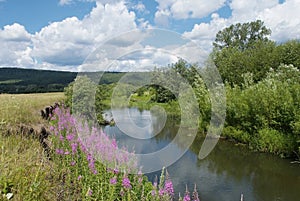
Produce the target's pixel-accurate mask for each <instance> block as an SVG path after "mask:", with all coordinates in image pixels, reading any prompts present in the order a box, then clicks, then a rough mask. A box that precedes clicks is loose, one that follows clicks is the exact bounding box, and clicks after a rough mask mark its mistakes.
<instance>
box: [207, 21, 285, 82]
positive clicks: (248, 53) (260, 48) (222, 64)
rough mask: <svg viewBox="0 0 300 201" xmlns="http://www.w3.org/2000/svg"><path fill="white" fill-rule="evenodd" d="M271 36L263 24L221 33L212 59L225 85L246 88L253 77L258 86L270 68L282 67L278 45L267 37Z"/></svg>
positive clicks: (230, 28)
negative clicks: (279, 60)
mask: <svg viewBox="0 0 300 201" xmlns="http://www.w3.org/2000/svg"><path fill="white" fill-rule="evenodd" d="M270 33H271V30H270V29H268V28H266V27H265V26H264V25H263V22H262V21H260V20H257V21H255V22H248V23H244V24H240V23H238V24H235V25H231V26H230V27H228V28H225V29H223V30H221V31H219V32H218V33H217V35H216V39H215V42H214V51H213V53H212V57H213V60H214V63H215V65H216V67H217V68H218V70H219V72H220V74H221V76H222V78H223V80H224V81H225V82H227V83H229V84H230V85H231V86H233V85H240V86H242V85H243V84H244V75H245V74H249V73H250V74H252V75H253V80H254V82H258V81H260V80H262V79H263V78H265V77H266V74H267V72H268V71H269V69H270V68H274V69H275V68H276V67H278V66H279V64H280V63H278V59H276V58H275V57H276V54H277V53H276V52H275V49H276V43H275V42H274V41H271V40H269V39H268V37H267V36H268V35H269V34H270Z"/></svg>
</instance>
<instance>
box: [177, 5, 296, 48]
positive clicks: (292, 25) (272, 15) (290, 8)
mask: <svg viewBox="0 0 300 201" xmlns="http://www.w3.org/2000/svg"><path fill="white" fill-rule="evenodd" d="M229 6H230V8H231V9H232V16H231V17H229V18H222V17H219V15H218V14H216V13H213V14H212V15H211V18H212V20H211V21H210V22H209V23H199V24H195V25H194V27H193V29H192V30H191V31H186V32H185V33H184V34H183V35H184V36H185V37H187V38H190V39H192V40H194V41H195V42H196V43H197V44H198V45H199V46H200V47H201V48H203V49H205V50H206V51H208V52H209V51H211V50H212V43H213V41H214V39H215V36H216V33H217V32H218V31H219V30H222V29H223V28H225V27H227V26H229V25H231V24H235V23H238V22H240V23H244V22H250V21H255V20H258V19H260V20H262V21H264V22H265V26H267V27H268V28H270V29H271V30H272V35H271V39H272V40H275V41H278V42H284V41H286V40H290V39H299V38H300V13H299V10H300V0H286V1H285V2H284V3H282V4H280V3H279V2H278V0H266V1H261V0H254V1H247V0H232V1H231V3H230V4H229Z"/></svg>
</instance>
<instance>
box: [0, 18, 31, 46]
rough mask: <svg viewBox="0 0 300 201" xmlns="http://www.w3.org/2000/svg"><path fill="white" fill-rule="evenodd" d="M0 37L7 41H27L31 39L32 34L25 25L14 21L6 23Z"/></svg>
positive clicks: (0, 31)
mask: <svg viewBox="0 0 300 201" xmlns="http://www.w3.org/2000/svg"><path fill="white" fill-rule="evenodd" d="M0 38H1V39H2V40H6V41H16V42H26V41H30V38H31V35H30V34H29V33H28V32H27V31H26V30H25V27H24V26H22V25H20V24H18V23H14V24H12V25H6V26H4V29H3V30H0Z"/></svg>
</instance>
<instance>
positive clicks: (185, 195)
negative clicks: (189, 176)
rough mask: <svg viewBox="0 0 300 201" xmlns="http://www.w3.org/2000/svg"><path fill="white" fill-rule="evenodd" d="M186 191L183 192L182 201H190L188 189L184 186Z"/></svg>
mask: <svg viewBox="0 0 300 201" xmlns="http://www.w3.org/2000/svg"><path fill="white" fill-rule="evenodd" d="M185 188H186V190H185V194H184V197H183V201H190V200H191V197H190V192H189V190H188V187H187V185H186V187H185Z"/></svg>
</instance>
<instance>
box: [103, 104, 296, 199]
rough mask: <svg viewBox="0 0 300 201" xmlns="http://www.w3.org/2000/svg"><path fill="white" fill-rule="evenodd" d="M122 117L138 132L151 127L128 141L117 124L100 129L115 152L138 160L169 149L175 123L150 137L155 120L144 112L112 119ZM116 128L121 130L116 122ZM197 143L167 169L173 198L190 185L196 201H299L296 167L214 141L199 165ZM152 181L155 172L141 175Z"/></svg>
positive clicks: (124, 111) (119, 112) (157, 123)
mask: <svg viewBox="0 0 300 201" xmlns="http://www.w3.org/2000/svg"><path fill="white" fill-rule="evenodd" d="M128 111H129V113H130V121H131V123H132V122H134V124H136V125H139V126H141V127H146V126H147V125H149V124H150V125H152V126H150V127H147V128H149V129H146V130H145V129H144V132H143V133H139V135H142V136H143V135H144V136H145V138H146V139H135V138H134V137H131V136H128V135H127V134H125V133H124V132H122V130H123V131H124V129H119V128H118V123H117V124H116V126H105V127H104V132H105V133H107V134H109V135H112V136H114V137H116V139H117V141H118V144H119V146H126V147H127V148H128V149H129V150H134V151H135V152H136V153H138V154H144V153H151V152H154V151H157V150H160V149H162V148H164V147H166V146H167V145H169V144H170V143H174V140H173V139H174V138H175V136H176V134H177V132H178V128H179V125H178V122H176V121H174V120H167V121H166V122H164V127H163V128H161V129H162V130H161V132H159V134H157V135H154V134H153V137H151V135H152V132H154V130H155V129H154V130H153V129H151V128H157V127H160V123H161V122H160V121H159V118H157V117H155V115H154V114H153V113H152V112H150V111H147V110H139V109H137V108H129V109H128V108H127V109H119V110H115V111H114V112H113V114H117V115H118V116H119V115H120V116H122V115H123V116H124V117H126V116H127V115H128ZM106 114H107V115H106V116H107V117H108V118H109V116H110V114H111V111H107V113H106ZM123 120H124V122H123V123H124V124H122V126H121V127H122V128H124V125H126V124H128V126H130V125H131V124H130V123H128V119H127V120H126V119H125V118H124V119H123ZM119 123H120V125H121V123H122V122H119ZM129 130H130V129H129ZM127 132H128V131H127ZM132 132H134V131H132ZM139 132H140V131H139ZM186 139H188V136H187V137H186ZM203 140H204V139H203V138H200V137H196V138H195V140H194V141H193V143H192V145H191V146H190V147H189V149H188V150H187V151H186V152H185V154H184V155H183V156H182V157H181V158H180V159H179V160H177V161H176V162H175V163H173V164H172V165H171V166H169V167H167V170H168V172H169V175H170V177H171V179H172V182H173V185H174V190H175V193H176V194H177V195H178V193H179V192H181V195H183V194H184V192H185V187H186V185H187V186H188V188H189V191H190V192H192V190H193V187H194V184H196V185H197V189H198V193H199V197H200V199H201V201H235V200H236V201H238V200H240V196H241V194H243V195H244V200H245V201H297V200H300V164H297V163H291V161H290V160H287V159H281V158H279V157H277V156H274V155H271V154H264V153H255V152H252V151H250V150H248V149H247V148H245V147H243V146H236V145H235V144H234V143H232V142H228V141H224V140H220V141H219V142H218V144H217V146H216V147H215V148H214V150H213V151H212V152H211V153H210V154H209V155H208V156H207V157H206V158H204V159H203V160H200V159H198V153H199V150H200V148H201V145H202V143H203ZM176 143H177V144H176V145H175V146H174V147H177V148H178V150H179V149H181V147H182V146H183V145H182V144H180V142H178V141H176ZM183 144H184V143H183ZM175 151H176V150H175ZM155 175H157V176H158V177H159V175H160V171H156V172H152V173H148V174H147V176H148V178H149V180H151V181H153V180H154V177H155Z"/></svg>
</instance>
